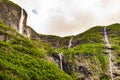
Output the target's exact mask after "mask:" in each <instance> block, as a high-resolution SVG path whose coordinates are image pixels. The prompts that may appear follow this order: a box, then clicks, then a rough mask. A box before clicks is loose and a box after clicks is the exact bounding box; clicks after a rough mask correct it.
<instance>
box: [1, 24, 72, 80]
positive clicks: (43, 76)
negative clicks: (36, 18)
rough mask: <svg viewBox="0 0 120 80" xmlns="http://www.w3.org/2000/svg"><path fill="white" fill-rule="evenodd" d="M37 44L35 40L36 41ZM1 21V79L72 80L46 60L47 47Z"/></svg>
mask: <svg viewBox="0 0 120 80" xmlns="http://www.w3.org/2000/svg"><path fill="white" fill-rule="evenodd" d="M34 44H35V41H34ZM34 44H33V43H32V42H31V40H29V39H27V38H25V37H23V36H22V35H20V34H19V33H18V32H16V31H15V30H13V29H11V27H8V26H6V25H4V24H3V23H1V22H0V80H72V78H71V77H70V76H68V75H67V74H66V73H65V72H63V71H61V70H60V69H59V68H58V67H57V65H55V64H53V63H50V62H48V61H46V60H44V57H45V56H46V55H45V53H47V52H48V51H46V49H45V48H44V45H42V44H41V46H40V47H41V48H38V47H37V45H36V46H35V45H34Z"/></svg>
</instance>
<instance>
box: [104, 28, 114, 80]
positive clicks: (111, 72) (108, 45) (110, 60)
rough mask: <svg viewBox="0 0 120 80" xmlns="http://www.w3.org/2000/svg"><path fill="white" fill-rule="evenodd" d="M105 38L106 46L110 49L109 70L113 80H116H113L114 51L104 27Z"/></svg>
mask: <svg viewBox="0 0 120 80" xmlns="http://www.w3.org/2000/svg"><path fill="white" fill-rule="evenodd" d="M104 37H105V42H106V46H107V47H108V48H109V69H110V76H111V80H114V79H113V68H112V50H111V44H110V42H109V39H108V35H107V31H106V27H104Z"/></svg>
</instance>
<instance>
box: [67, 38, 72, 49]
mask: <svg viewBox="0 0 120 80" xmlns="http://www.w3.org/2000/svg"><path fill="white" fill-rule="evenodd" d="M72 40H73V37H71V39H70V41H69V45H68V49H69V48H70V47H71V46H72Z"/></svg>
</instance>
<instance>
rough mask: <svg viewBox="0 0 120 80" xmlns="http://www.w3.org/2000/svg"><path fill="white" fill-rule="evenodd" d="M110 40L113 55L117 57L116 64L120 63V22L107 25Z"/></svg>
mask: <svg viewBox="0 0 120 80" xmlns="http://www.w3.org/2000/svg"><path fill="white" fill-rule="evenodd" d="M107 31H108V33H109V38H110V42H111V44H112V47H113V55H114V57H115V61H116V62H115V64H117V65H119V64H120V24H113V25H110V26H108V27H107Z"/></svg>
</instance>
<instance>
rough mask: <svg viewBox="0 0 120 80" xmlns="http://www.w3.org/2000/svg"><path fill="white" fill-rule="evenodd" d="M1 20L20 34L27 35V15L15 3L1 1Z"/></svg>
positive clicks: (6, 0) (7, 0) (5, 0)
mask: <svg viewBox="0 0 120 80" xmlns="http://www.w3.org/2000/svg"><path fill="white" fill-rule="evenodd" d="M22 17H23V18H22ZM22 19H23V20H22ZM0 20H1V21H2V22H3V23H5V24H6V25H8V26H11V27H13V28H14V29H16V30H17V31H19V32H20V33H22V34H26V21H27V13H26V12H25V10H24V9H22V8H21V7H19V6H18V5H16V4H14V3H13V2H11V1H9V0H0Z"/></svg>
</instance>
